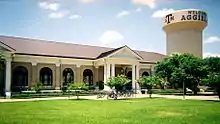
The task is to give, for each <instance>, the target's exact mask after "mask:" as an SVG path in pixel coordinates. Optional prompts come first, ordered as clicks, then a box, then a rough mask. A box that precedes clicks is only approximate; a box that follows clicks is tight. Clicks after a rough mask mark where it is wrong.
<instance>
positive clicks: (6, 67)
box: [0, 43, 15, 98]
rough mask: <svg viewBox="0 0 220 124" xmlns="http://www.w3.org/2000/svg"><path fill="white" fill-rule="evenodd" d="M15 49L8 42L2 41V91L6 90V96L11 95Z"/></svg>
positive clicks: (0, 46)
mask: <svg viewBox="0 0 220 124" xmlns="http://www.w3.org/2000/svg"><path fill="white" fill-rule="evenodd" d="M14 52H15V49H13V48H12V47H10V46H7V45H6V44H3V43H0V53H1V55H0V56H1V71H2V75H3V76H1V78H2V79H1V81H2V82H1V86H2V87H1V89H0V90H1V92H2V91H3V92H5V96H6V98H10V96H11V62H12V58H13V53H14Z"/></svg>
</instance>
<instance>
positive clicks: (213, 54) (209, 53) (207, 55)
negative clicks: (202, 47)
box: [203, 52, 220, 58]
mask: <svg viewBox="0 0 220 124" xmlns="http://www.w3.org/2000/svg"><path fill="white" fill-rule="evenodd" d="M206 57H220V53H211V52H206V53H204V54H203V58H206Z"/></svg>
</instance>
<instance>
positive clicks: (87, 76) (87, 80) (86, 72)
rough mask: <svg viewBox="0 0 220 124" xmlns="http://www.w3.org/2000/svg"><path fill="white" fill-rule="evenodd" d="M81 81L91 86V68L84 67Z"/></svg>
mask: <svg viewBox="0 0 220 124" xmlns="http://www.w3.org/2000/svg"><path fill="white" fill-rule="evenodd" d="M83 82H84V83H85V84H86V85H88V86H91V85H92V84H93V73H92V70H90V69H86V70H84V71H83Z"/></svg>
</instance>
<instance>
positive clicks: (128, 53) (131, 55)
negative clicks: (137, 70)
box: [109, 46, 142, 60]
mask: <svg viewBox="0 0 220 124" xmlns="http://www.w3.org/2000/svg"><path fill="white" fill-rule="evenodd" d="M109 58H121V59H133V60H141V59H142V58H141V57H140V56H139V55H138V54H137V53H135V52H134V51H133V50H131V49H129V48H128V47H127V46H125V47H123V48H121V49H119V50H118V51H116V52H115V53H113V54H111V55H110V56H109Z"/></svg>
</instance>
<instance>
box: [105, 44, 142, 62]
mask: <svg viewBox="0 0 220 124" xmlns="http://www.w3.org/2000/svg"><path fill="white" fill-rule="evenodd" d="M126 49H127V50H128V51H130V53H131V54H132V55H134V56H135V57H137V58H138V59H139V60H143V58H142V57H140V56H139V55H138V54H137V53H135V52H134V51H132V50H131V49H130V48H129V47H128V46H124V47H123V48H121V49H119V50H117V51H115V52H113V53H112V54H110V55H108V56H106V57H105V58H109V57H111V56H113V55H115V54H117V53H119V52H121V51H122V50H126Z"/></svg>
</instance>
